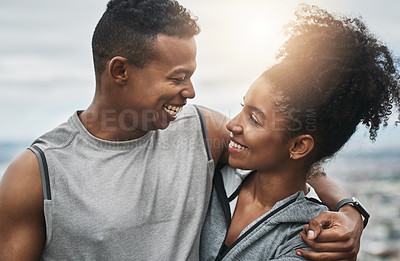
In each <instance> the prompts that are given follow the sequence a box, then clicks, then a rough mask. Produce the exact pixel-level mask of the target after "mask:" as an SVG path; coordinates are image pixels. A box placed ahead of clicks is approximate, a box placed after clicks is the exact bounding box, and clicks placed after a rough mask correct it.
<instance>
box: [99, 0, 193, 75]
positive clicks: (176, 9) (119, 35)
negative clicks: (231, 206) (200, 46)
mask: <svg viewBox="0 0 400 261" xmlns="http://www.w3.org/2000/svg"><path fill="white" fill-rule="evenodd" d="M196 21H197V18H196V17H192V16H191V14H190V12H189V11H188V10H187V9H185V8H184V7H183V6H181V5H180V4H179V3H178V2H177V1H174V0H111V1H109V2H108V4H107V10H106V11H105V12H104V14H103V16H102V17H101V19H100V21H99V22H98V24H97V26H96V29H95V31H94V33H93V38H92V52H93V60H94V67H95V72H96V78H97V79H99V76H100V75H101V73H102V72H103V71H104V69H105V67H106V63H107V62H108V61H109V60H111V59H112V58H113V57H115V56H118V55H119V56H123V57H125V58H127V59H128V61H129V62H130V63H131V64H134V65H135V66H137V67H139V68H143V67H144V66H145V64H146V62H147V61H149V60H151V59H152V58H153V57H154V55H155V53H154V50H153V48H152V46H153V43H154V41H155V39H156V38H157V35H158V34H165V35H169V36H177V37H180V38H190V37H193V36H195V35H197V34H198V33H199V32H200V28H199V26H198V25H197V22H196Z"/></svg>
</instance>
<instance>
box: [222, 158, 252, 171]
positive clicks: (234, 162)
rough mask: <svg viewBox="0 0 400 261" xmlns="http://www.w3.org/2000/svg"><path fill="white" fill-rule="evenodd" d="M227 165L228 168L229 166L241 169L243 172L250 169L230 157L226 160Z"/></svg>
mask: <svg viewBox="0 0 400 261" xmlns="http://www.w3.org/2000/svg"><path fill="white" fill-rule="evenodd" d="M228 163H229V166H231V167H232V168H237V169H243V170H250V169H251V168H249V166H248V165H249V164H245V163H244V162H242V161H241V160H238V159H233V158H232V157H230V156H229V158H228Z"/></svg>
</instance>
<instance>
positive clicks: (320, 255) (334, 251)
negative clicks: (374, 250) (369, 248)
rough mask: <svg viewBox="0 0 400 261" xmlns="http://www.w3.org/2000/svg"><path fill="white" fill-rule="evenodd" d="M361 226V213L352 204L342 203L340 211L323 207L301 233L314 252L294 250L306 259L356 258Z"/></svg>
mask: <svg viewBox="0 0 400 261" xmlns="http://www.w3.org/2000/svg"><path fill="white" fill-rule="evenodd" d="M362 230H363V222H362V218H361V215H360V213H359V212H358V211H357V210H356V209H354V208H353V207H352V206H349V205H347V206H343V207H342V208H341V209H340V211H339V212H332V211H325V212H323V213H321V214H320V215H318V216H317V217H316V218H314V219H313V220H311V221H310V223H309V225H305V226H304V231H305V232H301V233H300V237H301V238H302V239H303V241H304V242H306V243H307V245H309V246H310V247H311V248H313V249H314V250H315V252H314V251H307V250H304V249H298V250H297V251H296V253H297V254H298V255H300V256H302V257H304V258H306V259H309V260H356V259H357V253H358V251H359V249H360V238H361V234H362ZM306 233H307V234H306Z"/></svg>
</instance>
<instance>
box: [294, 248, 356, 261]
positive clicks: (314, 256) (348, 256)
mask: <svg viewBox="0 0 400 261" xmlns="http://www.w3.org/2000/svg"><path fill="white" fill-rule="evenodd" d="M296 254H297V255H299V256H301V257H303V258H305V259H307V260H327V261H330V260H354V258H355V257H354V254H352V253H349V252H314V251H309V250H305V249H297V250H296Z"/></svg>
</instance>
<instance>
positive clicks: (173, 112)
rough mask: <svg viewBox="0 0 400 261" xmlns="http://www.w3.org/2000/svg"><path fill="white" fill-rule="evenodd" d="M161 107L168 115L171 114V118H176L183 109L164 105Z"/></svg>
mask: <svg viewBox="0 0 400 261" xmlns="http://www.w3.org/2000/svg"><path fill="white" fill-rule="evenodd" d="M163 107H164V110H165V111H166V112H168V113H169V114H171V115H172V116H176V115H177V114H178V113H179V112H181V111H182V109H183V107H179V106H173V105H164V106H163Z"/></svg>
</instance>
